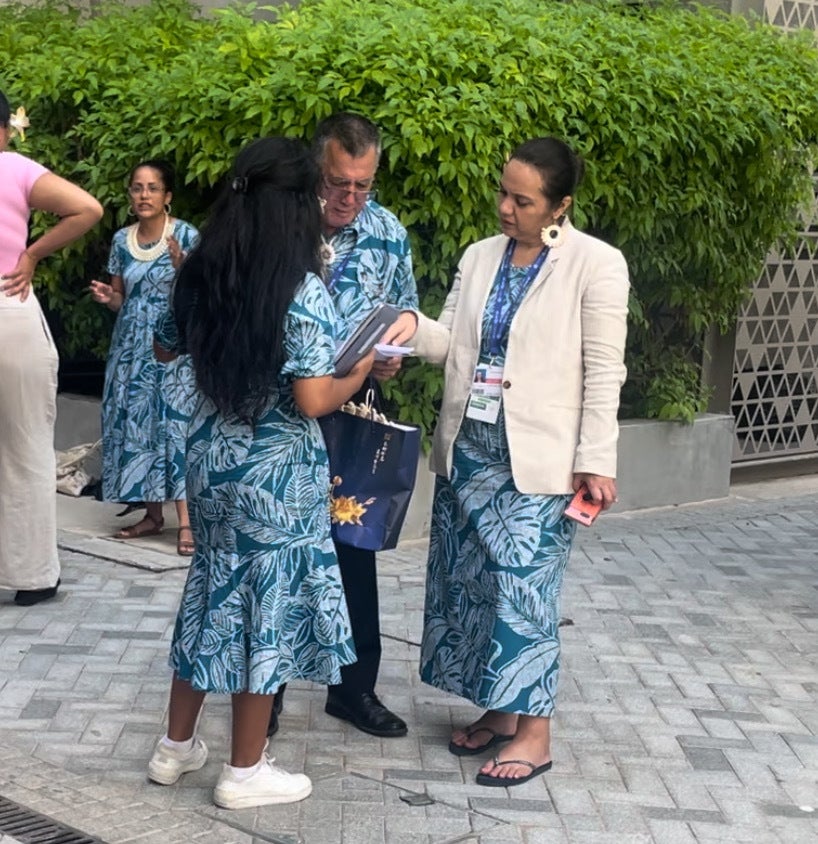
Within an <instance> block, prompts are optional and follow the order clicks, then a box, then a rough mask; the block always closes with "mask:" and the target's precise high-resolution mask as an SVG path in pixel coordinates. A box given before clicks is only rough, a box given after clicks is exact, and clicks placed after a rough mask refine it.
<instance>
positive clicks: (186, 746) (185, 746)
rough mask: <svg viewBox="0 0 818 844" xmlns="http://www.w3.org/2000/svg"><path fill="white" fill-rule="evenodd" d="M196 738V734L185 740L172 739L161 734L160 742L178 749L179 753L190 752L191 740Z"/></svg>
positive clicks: (172, 748) (191, 748) (191, 747)
mask: <svg viewBox="0 0 818 844" xmlns="http://www.w3.org/2000/svg"><path fill="white" fill-rule="evenodd" d="M195 740H196V736H191V737H190V738H189V739H186V740H185V741H174V740H173V739H170V738H168V737H167V735H164V736H162V744H164V745H165V747H169V748H170V749H171V750H178V751H179V753H190V751H191V750H193V742H194V741H195Z"/></svg>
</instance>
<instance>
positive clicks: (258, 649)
mask: <svg viewBox="0 0 818 844" xmlns="http://www.w3.org/2000/svg"><path fill="white" fill-rule="evenodd" d="M316 185H317V172H316V169H315V165H314V164H313V162H312V159H311V157H310V155H309V153H308V151H307V150H306V148H305V147H303V146H302V145H301V144H300V143H298V142H297V141H293V140H287V139H285V138H264V139H262V140H259V141H255V142H254V143H252V144H250V145H249V146H248V147H246V148H245V149H244V150H242V152H241V153H239V156H238V158H237V159H236V163H235V167H234V172H233V173H232V174H231V177H230V181H229V184H228V185H227V186H226V188H225V190H224V192H223V193H222V195H221V196H220V198H219V200H218V201H217V203H216V205H215V207H214V209H213V211H212V213H211V217H210V220H209V222H208V224H207V226H206V227H205V228H204V230H203V233H202V239H201V242H200V244H199V246H198V247H196V248H195V249H194V250H193V252H192V253H191V254H190V256H189V257H188V259H187V260H186V261H185V263H184V264H183V265H182V268H181V270H180V273H179V278H178V281H177V286H176V291H175V293H174V316H175V318H174V319H171V318H170V316H168V318H166V319H165V320H164V321H163V323H162V324H161V325H160V326H159V329H158V331H157V335H156V344H157V345H158V346H159V347H161V348H164V349H167V350H175V351H183V350H186V351H187V352H189V353H190V356H191V359H192V361H193V368H194V371H195V375H196V384H197V387H198V390H199V393H200V398H199V401H198V405H197V407H196V410H195V411H194V413H193V417H192V419H191V424H190V429H189V434H188V444H187V470H186V471H187V493H188V502H189V507H190V517H191V523H192V525H193V532H194V535H195V537H196V553H195V556H194V558H193V562H192V564H191V569H190V574H189V576H188V580H187V584H186V585H185V590H184V594H183V596H182V602H181V607H180V609H179V615H178V618H177V622H176V630H175V633H174V637H173V644H172V648H171V660H170V661H171V666H172V668H173V669H174V677H173V683H172V687H171V699H170V717H169V724H168V732H167V735H166V736H164V737H163V738H162V739H161V740H160V741H159V744H158V745H157V748H156V751H155V752H154V755H153V758H152V759H151V761H150V764H149V766H148V771H149V776H150V778H151V779H152V780H153V781H155V782H158V783H162V784H165V785H169V784H171V783H173V782H176V780H178V778H179V777H180V776H181V775H182V774H183V773H185V772H187V771H193V770H197V769H198V768H201V767H202V765H204V763H205V760H206V758H207V748H206V747H205V745H204V742H202V740H201V739H199V738H198V737H197V735H196V723H197V719H198V716H199V711H200V709H201V705H202V702H203V700H204V696H205V693H206V692H219V693H224V694H230V695H232V708H233V733H232V751H231V760H230V764H229V765H225V766H224V769H223V771H222V774H221V777H220V778H219V781H218V784H217V785H216V789H215V791H214V801H215V802H216V804H217V805H219V806H222V807H224V808H228V809H237V808H245V807H248V806H259V805H264V804H269V803H290V802H295V801H297V800H302V799H303V798H305V797H307V795H308V794H309V793H310V791H311V789H312V785H311V783H310V780H309V779H308V778H307V777H306V776H305V775H304V774H289V773H287V772H285V771H282V770H281V769H280V768H278V767H276V766H275V765H273V764H272V761H273V760H268V759H267V757H266V755H265V738H266V736H265V733H266V729H267V723H268V721H269V717H270V710H271V706H272V695H273V694H274V693H275V691H276V690H277V689H278V687H279V686H280V685H281V684H282V683H285V682H287V681H288V680H295V679H307V680H312V681H315V682H318V683H323V684H327V683H337V682H339V680H340V669H341V666H343V665H347V664H349V663H351V662H354V661H355V653H354V646H353V642H352V635H351V632H350V627H349V617H348V614H347V607H346V602H345V599H344V593H343V588H342V584H341V576H340V572H339V570H338V563H337V559H336V556H335V552H334V549H333V544H332V540H331V538H330V517H329V465H328V460H327V454H326V450H325V447H324V441H323V438H322V436H321V432H320V429H319V427H318V424H317V422H316V421H315V418H316V417H318V416H322V415H325V414H327V413H330V412H331V411H333V410H335V409H337V408H338V407H339V406H340V405H341V404H343V402H344V401H346V400H347V399H348V398H349V397H350V396H352V395H353V394H354V393H355V392H356V391H357V390H358V389H359V388H360V387H361V386H362V384H363V382H364V380H365V378H366V376H367V374H368V373H369V370H370V368H371V366H372V359H373V355H370V356H369V357H367V358H366V359H365V360H364V361H362V362H361V363H359V364H358V365H357V366H356V367H355V368H354V369H353V370H352V371H351V372H350V373H349V374H348V375H346V376H344V377H342V378H334V377H333V371H334V366H333V359H334V352H335V343H334V336H333V323H334V318H335V315H334V311H333V307H332V301H331V299H330V297H329V294H328V292H327V290H326V287H325V286H324V284H323V282H322V281H321V279H320V278H319V275H318V274H319V272H320V269H321V267H320V259H319V251H318V247H319V243H320V229H321V211H320V206H319V203H318V198H317V194H316ZM158 354H160V355H161V353H160V352H159V351H158Z"/></svg>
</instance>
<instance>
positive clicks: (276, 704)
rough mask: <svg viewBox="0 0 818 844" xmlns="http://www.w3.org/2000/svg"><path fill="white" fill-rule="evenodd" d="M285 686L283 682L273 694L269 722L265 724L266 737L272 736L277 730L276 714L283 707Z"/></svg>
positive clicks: (279, 713) (277, 714)
mask: <svg viewBox="0 0 818 844" xmlns="http://www.w3.org/2000/svg"><path fill="white" fill-rule="evenodd" d="M286 688H287V684H286V683H283V684H282V685H281V686H279V687H278V691H277V692H276V693H275V694H274V695H273V708H272V710H271V711H270V723H269V724H268V725H267V738H270V737H271V736H274V735H275V734H276V733H277V732H278V716H279V715H281V710H282V709H284V690H285V689H286Z"/></svg>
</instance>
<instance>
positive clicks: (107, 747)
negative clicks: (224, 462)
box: [0, 477, 818, 844]
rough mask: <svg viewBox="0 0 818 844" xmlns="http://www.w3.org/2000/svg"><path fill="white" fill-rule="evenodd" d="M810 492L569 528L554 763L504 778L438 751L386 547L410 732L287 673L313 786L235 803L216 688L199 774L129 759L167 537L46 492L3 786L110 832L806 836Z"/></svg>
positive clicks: (138, 744) (774, 488)
mask: <svg viewBox="0 0 818 844" xmlns="http://www.w3.org/2000/svg"><path fill="white" fill-rule="evenodd" d="M816 492H818V478H816V477H809V478H804V479H796V480H790V481H786V482H775V483H767V484H758V485H753V486H742V487H736V488H734V490H733V494H732V495H731V497H730V498H729V499H725V500H723V501H719V502H713V503H708V504H705V505H697V506H689V507H683V508H670V509H662V510H655V511H642V512H637V513H630V514H609V515H607V516H606V517H604V518H603V519H601V520H600V522H599V524H598V527H594V528H591V529H586V530H584V531H582V532H581V534H580V539H579V542H578V544H577V547H576V551H575V553H574V556H573V558H572V561H571V564H570V566H569V571H568V576H567V579H566V588H565V593H564V598H563V615H564V616H565V617H566V618H568V619H571V620H572V621H573V624H572V625H569V626H565V627H563V648H564V671H563V673H562V677H561V692H560V708H559V713H558V716H557V718H556V719H555V725H554V733H555V740H554V746H553V753H554V759H555V765H554V768H553V770H552V772H550V773H549V774H547V775H546V776H545V777H542V778H540V779H538V780H536V781H532V782H530V783H527V784H526V785H523V786H520V787H517V788H515V789H511V790H504V789H496V790H492V789H485V788H481V787H479V786H477V785H475V784H474V781H473V779H474V774H475V772H476V770H477V768H478V766H479V764H480V760H479V759H474V758H472V759H468V758H465V759H458V758H455V757H454V756H451V755H450V754H449V753H448V752H447V751H446V748H445V745H446V742H447V740H448V735H449V731H450V729H451V727H452V725H462V724H463V723H465V722H466V721H467V720H469V719H470V718H471V717H473V715H474V714H475V711H474V710H473V708H472V707H471V706H470V705H468V704H466V703H464V702H462V701H459V700H456V699H453V698H451V697H447V696H445V695H443V694H439V693H437V692H435V691H434V690H432V689H429V688H426V687H424V686H422V685H421V684H420V683H419V681H418V679H417V669H416V663H417V655H418V646H417V642H418V639H419V636H420V627H421V610H422V601H423V576H424V561H425V547H424V544H423V543H422V542H414V543H406V544H404V545H402V546H401V547H400V548H399V549H398V550H396V551H393V552H389V553H385V554H383V555H381V557H380V571H381V596H382V603H383V612H382V614H383V626H384V629H385V631H386V634H387V636H386V639H385V658H384V663H383V668H382V672H381V677H382V680H381V683H380V688H379V690H380V692H381V695H382V697H383V698H384V699H385V700H386V701H387V702H388V703H389V704H390V705H391V706H392V707H393V708H394V709H395V710H396V711H398V712H399V713H400V714H401V715H402V716H403V717H405V718H406V720H407V721H408V722H409V725H410V733H409V736H408V737H406V738H404V739H397V740H394V739H393V740H385V739H384V740H379V739H376V738H372V737H368V736H365V735H363V734H361V733H359V732H357V731H356V730H354V729H353V728H351V727H347V726H345V725H344V724H342V723H341V722H339V721H337V720H335V719H333V718H330V717H329V716H327V715H326V714H325V713H324V712H323V697H324V696H323V692H322V690H321V689H319V688H317V687H311V686H309V685H308V684H300V685H296V684H293V685H292V686H291V690H290V691H289V692H288V696H287V704H286V708H285V711H284V714H283V716H282V719H281V724H282V729H281V732H280V734H279V736H278V737H277V740H276V741H275V743H274V745H275V747H274V753H275V755H276V756H277V758H278V760H279V761H280V763H281V764H282V765H284V766H285V767H288V766H289V767H290V768H291V769H294V770H304V771H306V772H307V773H308V774H309V775H310V776H311V777H312V778H313V779H314V782H315V790H314V794H313V796H312V797H311V798H310V799H309V800H307V801H305V802H303V803H301V804H298V805H295V806H286V807H267V808H264V809H259V810H244V811H238V812H226V811H222V810H218V809H216V808H215V807H213V805H212V803H211V800H210V795H211V788H212V786H213V784H214V782H215V780H216V778H217V776H218V771H219V768H220V765H221V762H222V761H223V760H224V758H225V755H226V753H227V734H228V724H229V708H228V702H227V700H226V699H220V698H212V699H210V700H209V701H208V704H207V707H206V712H205V717H204V719H203V724H202V731H203V735H204V737H205V740H206V741H207V743H208V744H209V746H210V748H211V759H210V761H209V762H208V764H207V765H206V766H205V767H204V768H203V769H202V770H201V771H199V772H196V773H194V774H190V775H188V776H187V777H185V778H183V780H182V782H181V783H180V784H179V785H178V786H175V787H170V788H163V787H160V786H156V785H152V784H149V783H148V782H147V780H146V777H145V764H146V761H147V758H148V756H149V755H150V752H151V749H152V746H153V743H154V741H155V739H156V737H157V736H158V735H159V734H160V733H161V731H162V727H163V717H164V712H165V707H166V703H167V688H168V680H169V673H168V669H167V667H166V657H167V650H168V642H169V637H170V632H171V625H172V623H173V619H174V614H175V609H176V604H177V601H178V598H179V594H180V590H181V587H182V583H183V580H184V576H185V572H184V561H182V560H180V559H179V558H178V557H176V556H175V555H174V554H173V545H172V542H173V536H172V534H171V533H169V532H168V533H166V535H164V536H162V537H160V538H158V539H157V540H154V541H150V542H151V544H150V545H146V544H137V543H120V542H114V541H111V540H109V539H105V538H102V537H104V535H105V533H107V532H109V531H110V529H111V527H112V525H113V524H114V523H115V522H116V521H117V520H116V519H115V518H114V516H113V509H112V508H110V507H105V506H103V505H100V504H97V503H96V502H92V501H88V500H80V501H76V500H71V499H64V498H61V500H60V518H61V526H62V530H61V534H60V541H61V545H62V547H63V551H62V561H63V586H62V589H61V591H60V595H59V598H58V600H56V601H54V602H52V603H49V604H43V605H40V606H37V607H32V608H29V609H25V608H21V607H16V606H15V605H14V604H13V603H10V599H11V597H12V596H11V593H3V592H0V799H1V798H7V799H8V800H11V801H15V802H16V803H19V804H21V805H22V806H25V807H28V808H29V809H32V810H34V811H36V812H41V813H43V814H45V815H48V816H49V817H51V818H54V819H56V820H58V821H60V822H62V823H65V824H68V825H70V826H72V827H74V828H76V829H79V830H82V831H83V832H85V833H87V834H88V835H94V836H98V837H99V838H101V839H103V840H104V841H106V842H109V843H110V844H120V843H121V842H123V843H124V842H131V841H133V842H144V844H166V842H177V841H190V842H214V844H228V842H234V843H235V844H261V842H270V843H271V844H302V842H303V844H336V842H338V844H455V842H469V844H544V843H545V842H548V844H551V842H582V844H585V842H589V843H590V844H596V842H617V844H619V842H652V841H655V842H668V844H670V842H674V843H675V842H693V841H705V842H707V841H713V842H715V841H744V842H753V844H759V843H760V842H787V844H790V842H815V841H816V840H818V705H817V704H818V497H816ZM17 837H19V838H22V836H21V835H19V834H17ZM12 841H13V839H11V840H9V837H8V836H6V837H4V836H3V834H2V830H0V842H2V844H12Z"/></svg>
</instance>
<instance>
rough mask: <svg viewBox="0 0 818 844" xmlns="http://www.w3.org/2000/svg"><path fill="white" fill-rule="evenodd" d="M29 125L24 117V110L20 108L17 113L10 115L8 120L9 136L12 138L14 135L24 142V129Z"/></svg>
mask: <svg viewBox="0 0 818 844" xmlns="http://www.w3.org/2000/svg"><path fill="white" fill-rule="evenodd" d="M30 125H31V123H29V120H28V118H27V117H26V110H25V109H24V108H23V107H22V106H20V108H18V109H17V111H16V112H15V113H14V114H12V116H11V117H10V118H9V126H11V132H10V136H11V137H12V138H13V137H14V136H15V135H19V136H20V140H21V141H24V140H25V139H26V129H28V127H29V126H30Z"/></svg>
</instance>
